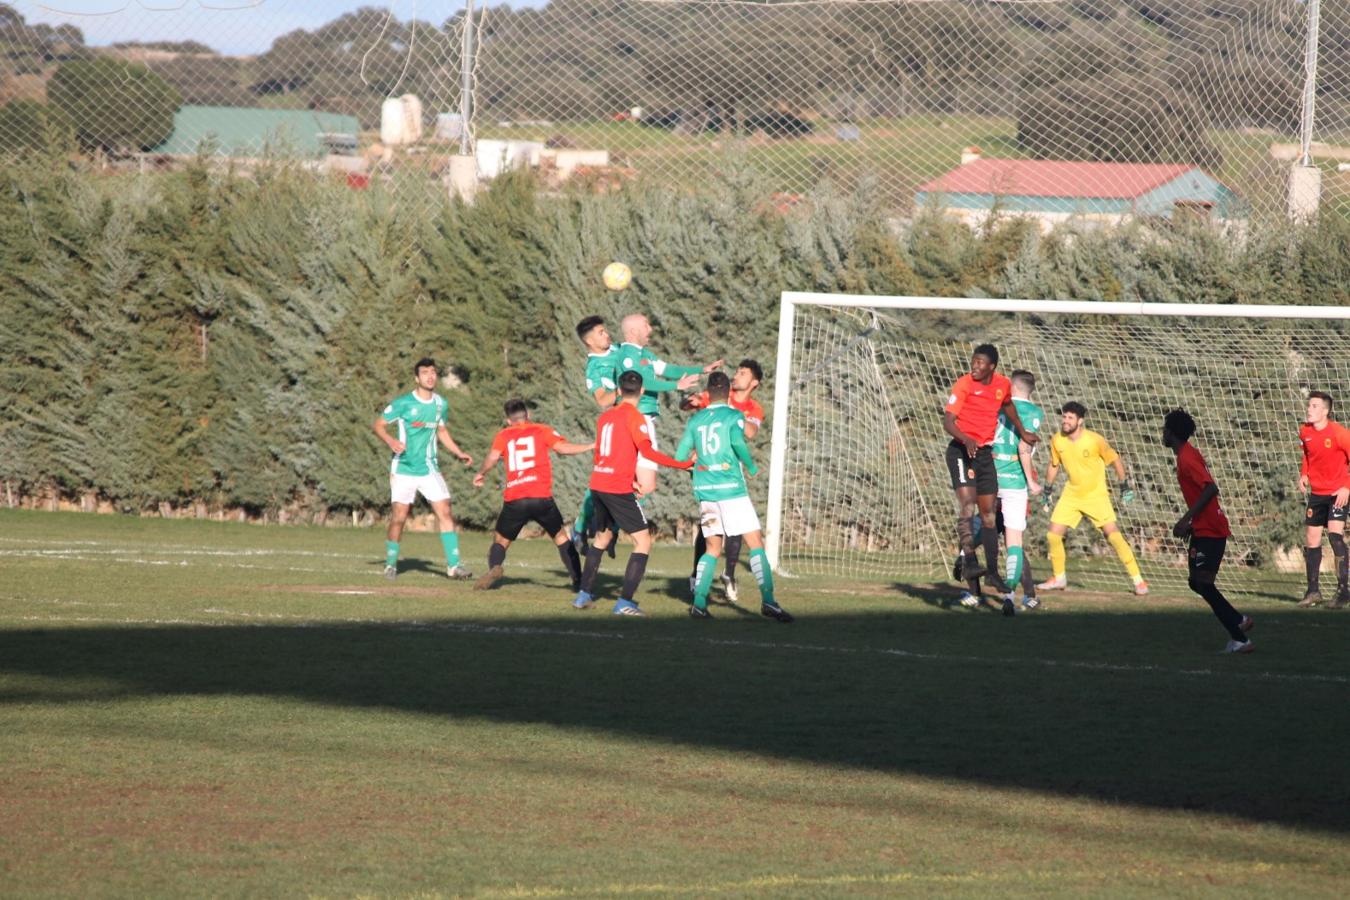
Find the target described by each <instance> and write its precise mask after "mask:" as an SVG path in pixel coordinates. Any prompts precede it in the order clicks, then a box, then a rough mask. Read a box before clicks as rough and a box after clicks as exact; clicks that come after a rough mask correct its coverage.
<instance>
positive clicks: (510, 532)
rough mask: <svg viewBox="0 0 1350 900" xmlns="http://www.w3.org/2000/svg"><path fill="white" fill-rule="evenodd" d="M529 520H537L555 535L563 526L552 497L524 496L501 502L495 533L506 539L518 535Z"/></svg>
mask: <svg viewBox="0 0 1350 900" xmlns="http://www.w3.org/2000/svg"><path fill="white" fill-rule="evenodd" d="M530 522H538V523H539V527H540V528H542V529H544V531H546V532H548V536H549V537H556V536H557V534H558V532H559V531H561V530H562V527H563V516H562V512H561V511H560V510H559V509H558V504H556V503H554V502H553V498H552V497H524V498H522V499H520V500H510V501H508V502H506V503H504V504H502V511H501V512H500V513H498V515H497V526H496V530H497V533H498V534H500V535H501V536H502V537H504V538H506V539H507V540H508V541H514V540H515V539H516V538H517V537H519V536H520V530H521V529H522V528H524V527H525V526H526V525H527V524H529V523H530Z"/></svg>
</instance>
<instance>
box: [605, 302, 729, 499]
mask: <svg viewBox="0 0 1350 900" xmlns="http://www.w3.org/2000/svg"><path fill="white" fill-rule="evenodd" d="M619 330H620V332H621V333H622V334H623V343H622V344H620V345H619V359H618V369H619V372H620V373H621V374H622V373H623V372H637V373H638V374H639V375H641V376H642V397H641V399H640V400H638V412H640V413H642V414H643V415H644V416H646V417H647V432H648V435H649V436H650V437H651V441H652V449H653V450H660V449H661V445H660V444H659V443H658V442H657V440H656V418H657V416H659V415H660V414H661V406H660V404H659V403H658V402H657V400H658V396H659V395H660V394H662V393H664V392H665V391H675V390H679V391H687V390H689V388H691V387H693V386H694V385H696V384H698V377H699V375H704V374H707V373H708V372H711V371H713V370H714V369H719V368H721V366H722V360H720V359H719V360H717V361H716V362H712V363H709V364H708V365H706V366H702V367H699V366H677V365H674V364H673V363H668V362H666V361H664V360H662V359H658V358H657V356H656V354H655V353H653V352H652V351H651V350H650V349H649V348H648V346H647V344H648V342H650V341H651V337H652V324H651V322H648V321H647V317H646V316H643V315H639V314H636V313H635V314H633V315H631V316H624V319H623V321H622V322H621V323H620V324H619ZM671 379H674V380H673V381H672V380H671ZM656 469H657V465H656V463H654V462H652V461H651V460H649V459H646V458H645V457H638V466H637V483H638V488H639V496H646V495H648V494H650V493H651V492H652V491H654V490H656Z"/></svg>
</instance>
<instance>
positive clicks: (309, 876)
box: [0, 511, 1350, 897]
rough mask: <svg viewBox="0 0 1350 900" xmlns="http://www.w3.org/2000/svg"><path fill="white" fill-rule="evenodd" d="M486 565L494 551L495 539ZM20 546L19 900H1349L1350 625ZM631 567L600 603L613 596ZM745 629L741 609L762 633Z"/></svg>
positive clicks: (1117, 602) (9, 610)
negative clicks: (734, 595)
mask: <svg viewBox="0 0 1350 900" xmlns="http://www.w3.org/2000/svg"><path fill="white" fill-rule="evenodd" d="M465 544H466V547H467V558H468V560H469V561H470V562H471V563H472V564H473V567H474V568H475V569H476V570H480V571H481V569H482V566H483V563H482V559H481V557H482V554H483V552H484V550H485V547H486V542H485V540H484V539H482V538H481V537H472V536H470V537H467V538H466V540H465ZM381 550H382V535H381V534H380V533H379V532H377V531H373V530H355V529H327V530H325V529H317V528H279V527H260V526H248V525H228V524H218V523H206V522H188V521H164V520H158V519H128V518H115V517H101V516H87V515H78V514H41V513H22V512H13V511H4V512H0V573H3V575H0V760H3V763H2V764H0V834H3V835H4V838H3V840H0V894H3V895H5V896H14V897H33V896H54V895H63V896H71V895H82V896H84V895H87V896H128V897H129V896H136V897H141V896H203V895H211V896H219V895H246V894H252V895H258V894H262V895H273V894H289V895H301V894H302V895H313V896H352V895H358V896H416V897H437V896H476V897H573V896H578V897H593V896H613V895H646V896H686V897H702V896H772V897H810V896H829V897H834V896H840V895H860V896H890V895H896V894H937V893H941V894H944V895H962V896H991V897H992V896H999V897H1003V896H1009V895H1031V894H1035V895H1038V896H1072V897H1081V896H1085V895H1099V896H1100V895H1110V896H1142V895H1156V894H1161V893H1165V894H1168V895H1206V894H1220V893H1222V894H1224V895H1226V896H1247V895H1252V896H1257V895H1265V896H1327V897H1331V896H1338V897H1339V896H1345V894H1346V892H1347V888H1348V887H1350V855H1348V854H1347V853H1346V852H1345V851H1346V850H1347V849H1348V848H1350V844H1348V842H1347V837H1348V836H1350V778H1347V777H1346V761H1345V756H1344V754H1346V752H1347V747H1350V713H1348V712H1347V699H1350V677H1347V674H1346V670H1345V659H1346V657H1345V653H1346V646H1347V639H1348V638H1350V614H1347V613H1337V612H1333V611H1321V610H1312V611H1304V610H1296V609H1294V608H1293V607H1292V604H1290V603H1277V602H1274V601H1263V602H1260V603H1256V604H1254V605H1248V606H1247V607H1246V608H1245V611H1246V612H1249V613H1251V614H1252V615H1254V616H1255V618H1256V620H1257V626H1256V629H1255V630H1254V632H1253V638H1254V639H1255V641H1256V643H1257V645H1258V647H1259V649H1258V652H1257V653H1255V654H1253V655H1251V656H1247V657H1231V656H1220V655H1218V654H1217V651H1218V650H1219V649H1220V648H1221V646H1222V645H1223V641H1224V635H1223V633H1222V631H1221V630H1220V628H1219V627H1218V625H1217V624H1216V623H1215V622H1214V621H1213V619H1212V617H1211V616H1210V614H1209V612H1208V610H1207V609H1206V608H1205V607H1204V606H1203V604H1201V603H1200V601H1198V600H1195V599H1192V598H1187V597H1181V596H1174V597H1158V596H1154V597H1150V598H1147V600H1146V601H1145V602H1140V601H1137V600H1135V599H1134V598H1128V597H1125V596H1113V597H1106V596H1103V595H1097V596H1088V595H1069V596H1066V597H1062V598H1055V599H1054V600H1053V601H1052V602H1051V603H1050V604H1049V605H1048V608H1047V609H1045V610H1044V611H1042V612H1038V613H1035V614H1024V615H1019V616H1018V617H1016V618H1014V619H1005V618H1002V617H1001V616H998V615H996V614H993V613H992V612H988V611H966V610H961V609H959V608H957V609H947V608H944V607H943V606H942V604H941V603H940V600H941V599H942V598H944V597H945V596H947V595H948V588H946V587H945V586H935V585H931V584H919V585H906V584H886V583H881V584H878V583H875V582H871V583H861V582H860V583H842V582H839V581H837V580H831V581H824V580H820V581H808V580H798V579H784V580H783V582H782V583H781V585H780V587H781V590H780V596H781V599H782V602H783V604H784V605H785V606H786V607H787V608H788V609H790V610H792V611H793V612H794V613H795V614H797V616H798V621H797V623H796V624H793V625H790V626H784V625H779V624H777V623H774V622H770V621H768V620H766V619H763V618H760V617H759V616H758V615H753V614H751V613H753V612H754V607H753V606H751V604H750V603H749V602H748V600H749V599H750V598H753V595H754V588H753V584H752V582H751V580H750V579H749V577H748V576H744V577H743V578H742V579H741V580H742V585H743V587H742V590H743V592H744V593H743V598H742V602H743V604H744V605H745V606H746V607H747V609H746V610H745V611H744V612H738V611H737V610H735V609H732V608H729V607H726V606H715V607H714V613H715V615H717V619H716V620H715V621H712V622H693V621H690V620H689V619H688V618H687V617H686V616H685V606H684V603H683V602H682V601H681V600H680V599H679V597H680V596H682V592H681V590H680V588H681V586H682V585H683V584H684V581H685V575H686V573H687V566H688V550H687V548H673V547H672V548H661V549H659V550H658V552H657V553H656V554H654V556H653V558H652V564H651V566H650V568H649V570H648V577H647V581H646V583H645V586H644V592H643V594H642V595H641V598H640V599H641V601H642V604H643V606H644V608H645V609H647V610H648V612H649V614H650V617H649V618H648V619H645V620H632V619H621V618H616V617H611V616H608V615H607V614H606V611H607V607H600V608H597V609H594V610H591V611H588V612H574V611H573V610H571V609H570V608H569V606H568V600H569V599H570V595H569V594H568V592H567V590H566V587H565V582H564V578H563V576H562V573H561V571H560V567H559V565H558V564H557V559H556V555H555V554H554V553H553V550H552V547H551V546H549V545H548V544H546V543H544V542H541V541H530V542H525V543H522V544H520V545H518V546H517V547H516V548H514V549H513V552H512V555H511V558H510V559H509V560H508V577H507V578H506V579H505V580H504V583H503V585H502V586H501V588H500V589H499V590H495V591H493V592H490V593H486V594H484V593H475V592H473V591H471V590H470V588H469V585H468V584H464V583H451V582H449V581H447V580H446V579H444V578H443V577H440V576H439V575H438V573H439V572H441V571H442V569H443V561H442V560H441V559H440V556H439V545H438V543H437V542H436V540H435V537H434V535H427V534H416V535H412V536H410V537H409V539H408V541H407V543H406V551H405V568H404V571H403V573H402V574H401V575H400V577H399V579H398V581H397V582H394V583H392V584H390V583H388V582H386V581H384V580H383V579H381V578H380V577H379V572H380V568H381V564H382V560H381V559H380V554H381ZM623 555H624V552H622V551H621V554H620V559H619V561H618V562H617V563H614V562H607V563H606V566H605V568H604V569H603V570H602V584H601V589H602V592H603V594H604V596H606V597H608V598H609V599H611V600H612V599H613V596H614V590H615V588H616V586H617V585H616V581H617V578H618V577H619V576H620V575H621V570H622V560H623ZM746 595H749V596H748V597H747V596H746Z"/></svg>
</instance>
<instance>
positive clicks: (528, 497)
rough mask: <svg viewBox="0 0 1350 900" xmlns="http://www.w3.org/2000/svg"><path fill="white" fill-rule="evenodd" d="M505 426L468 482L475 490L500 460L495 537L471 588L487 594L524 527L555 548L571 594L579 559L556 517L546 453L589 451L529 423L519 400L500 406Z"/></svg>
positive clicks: (578, 578) (558, 514)
mask: <svg viewBox="0 0 1350 900" xmlns="http://www.w3.org/2000/svg"><path fill="white" fill-rule="evenodd" d="M504 410H505V412H506V421H507V425H506V427H505V428H503V429H502V430H501V431H499V432H497V436H496V437H495V438H493V439H492V449H491V450H489V451H488V455H487V457H486V458H485V459H484V460H483V467H482V469H480V470H479V471H478V474H477V475H475V476H474V477H473V486H474V487H476V488H480V487H482V486H483V481H484V480H485V479H486V478H487V473H488V472H491V471H492V469H493V467H494V466H496V465H497V460H499V459H503V458H505V459H506V485H505V487H504V488H503V489H502V501H503V502H502V511H501V513H500V514H499V515H498V516H497V525H496V527H495V529H494V530H495V532H496V535H495V537H494V538H493V541H492V546H491V547H490V548H489V549H488V570H487V573H486V574H485V575H484V576H483V577H482V578H480V579H478V583H477V584H475V585H474V589H475V590H480V591H482V590H487V589H488V588H490V587H492V585H493V584H494V583H495V582H496V581H497V579H499V578H501V577H502V565H503V564H504V563H505V562H506V550H507V548H508V547H510V546H511V542H512V541H514V540H515V539H516V538H517V537H519V536H520V530H521V529H522V528H524V527H525V525H526V524H527V523H529V522H535V523H537V524H538V525H539V526H540V527H541V528H543V529H544V531H545V532H547V534H548V536H549V537H551V538H553V543H555V544H557V545H558V555H559V556H560V557H562V562H563V567H564V568H565V569H567V574H568V575H569V576H570V577H571V580H572V590H574V591H575V590H577V589H578V588H580V586H581V559H580V557H579V556H578V555H577V548H576V547H574V546H573V545H572V542H571V541H570V540H568V536H567V530H566V529H565V528H563V517H562V513H561V512H560V511H559V510H558V504H557V503H555V502H554V500H553V461H552V458H551V457H550V456H549V453H550V452H552V453H558V454H561V455H564V456H569V455H572V454H575V453H586V452H587V451H589V450H591V449H592V448H594V447H595V444H594V443H593V442H592V443H590V444H572V443H569V442H568V441H567V439H566V438H564V437H563V436H562V435H561V434H559V433H558V432H557V431H555V430H554V429H553V428H552V427H551V426H549V425H543V424H540V423H537V422H531V421H530V410H529V407H528V406H526V405H525V401H524V400H508V401H506V404H505V406H504Z"/></svg>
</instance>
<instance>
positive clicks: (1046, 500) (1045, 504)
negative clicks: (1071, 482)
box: [1041, 488, 1054, 516]
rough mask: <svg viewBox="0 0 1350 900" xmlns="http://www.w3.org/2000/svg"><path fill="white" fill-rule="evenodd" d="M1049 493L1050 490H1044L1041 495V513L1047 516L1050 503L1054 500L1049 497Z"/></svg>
mask: <svg viewBox="0 0 1350 900" xmlns="http://www.w3.org/2000/svg"><path fill="white" fill-rule="evenodd" d="M1051 493H1052V492H1051V490H1050V488H1046V489H1045V491H1044V492H1042V493H1041V511H1042V512H1044V513H1045V514H1046V515H1047V516H1048V515H1050V507H1051V505H1052V503H1051V501H1052V500H1053V499H1054V498H1052V497H1051V496H1050V495H1051Z"/></svg>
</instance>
